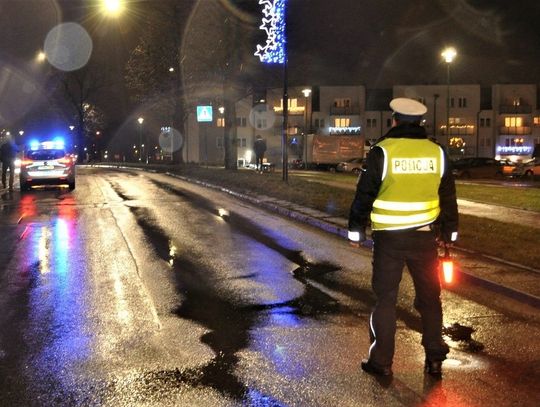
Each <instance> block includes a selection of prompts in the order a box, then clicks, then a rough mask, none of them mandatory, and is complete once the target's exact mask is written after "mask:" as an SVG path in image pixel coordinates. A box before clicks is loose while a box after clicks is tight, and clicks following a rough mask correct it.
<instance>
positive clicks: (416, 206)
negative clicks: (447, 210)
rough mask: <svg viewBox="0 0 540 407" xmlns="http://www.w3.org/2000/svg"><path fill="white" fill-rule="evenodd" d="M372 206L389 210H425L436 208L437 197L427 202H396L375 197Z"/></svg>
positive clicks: (437, 203)
mask: <svg viewBox="0 0 540 407" xmlns="http://www.w3.org/2000/svg"><path fill="white" fill-rule="evenodd" d="M373 207H374V208H379V209H386V210H389V211H425V210H428V209H434V208H438V207H439V200H438V199H437V200H435V201H429V202H396V201H382V200H380V199H376V200H375V202H373Z"/></svg>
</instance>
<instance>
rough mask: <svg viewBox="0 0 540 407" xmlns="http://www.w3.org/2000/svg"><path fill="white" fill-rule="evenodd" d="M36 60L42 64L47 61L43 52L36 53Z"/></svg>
mask: <svg viewBox="0 0 540 407" xmlns="http://www.w3.org/2000/svg"><path fill="white" fill-rule="evenodd" d="M36 59H37V61H38V62H44V61H45V60H46V59H47V55H46V54H45V52H43V51H38V53H37V55H36Z"/></svg>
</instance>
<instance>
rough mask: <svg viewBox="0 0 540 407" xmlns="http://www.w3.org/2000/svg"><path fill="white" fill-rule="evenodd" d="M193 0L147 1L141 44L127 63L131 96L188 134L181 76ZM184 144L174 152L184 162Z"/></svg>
mask: <svg viewBox="0 0 540 407" xmlns="http://www.w3.org/2000/svg"><path fill="white" fill-rule="evenodd" d="M192 4H193V1H186V0H182V1H180V0H162V1H160V2H146V3H144V4H142V7H143V8H144V9H145V10H144V14H145V21H144V23H143V24H144V28H143V30H142V35H141V37H140V39H139V43H138V45H137V46H136V47H135V49H134V50H133V52H132V53H131V57H130V59H129V61H128V63H127V65H126V73H125V79H126V85H127V87H128V89H129V90H130V91H131V96H132V98H133V99H134V100H135V101H137V102H138V103H141V104H144V106H145V108H146V109H149V110H151V111H152V112H153V113H154V114H156V115H157V116H158V117H159V118H160V119H161V120H162V122H164V123H171V124H172V127H173V128H174V129H177V130H178V131H179V132H180V133H181V134H182V135H185V123H186V121H187V115H188V113H189V112H188V111H187V109H186V103H185V92H186V89H185V86H184V83H183V77H182V54H181V48H182V47H181V45H182V40H183V32H184V27H185V25H186V23H187V20H188V17H189V14H190V12H191V7H192ZM182 150H183V146H181V147H180V149H179V150H178V151H175V152H174V153H173V160H174V162H175V163H182V161H183V159H182Z"/></svg>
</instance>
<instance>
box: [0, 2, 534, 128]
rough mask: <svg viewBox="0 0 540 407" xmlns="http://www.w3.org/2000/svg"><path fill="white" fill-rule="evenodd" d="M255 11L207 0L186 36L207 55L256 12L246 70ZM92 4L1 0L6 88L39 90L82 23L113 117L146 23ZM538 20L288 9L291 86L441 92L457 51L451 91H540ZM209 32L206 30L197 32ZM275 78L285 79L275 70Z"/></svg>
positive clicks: (472, 7) (475, 9)
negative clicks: (232, 26) (54, 40)
mask: <svg viewBox="0 0 540 407" xmlns="http://www.w3.org/2000/svg"><path fill="white" fill-rule="evenodd" d="M257 3H258V2H257V0H201V1H200V2H199V7H198V8H197V13H200V15H199V18H197V19H194V20H195V21H197V26H196V27H195V26H191V27H187V28H186V29H187V31H188V32H189V31H191V30H198V31H199V32H201V33H203V34H204V33H205V32H207V33H208V35H206V36H204V35H202V36H201V41H200V46H201V47H204V46H205V44H207V43H209V42H212V41H215V38H214V36H213V35H212V27H214V26H215V25H216V24H219V23H220V21H224V20H225V19H226V18H228V17H230V15H229V13H231V10H234V9H235V7H240V8H242V9H243V10H244V11H248V12H250V13H251V19H250V20H249V21H248V23H247V24H245V25H246V26H245V28H246V30H247V31H246V32H247V35H245V36H242V37H241V40H242V41H244V42H246V45H247V46H246V48H247V49H250V50H252V51H251V53H250V54H246V56H245V58H246V61H245V63H246V66H248V65H251V66H257V65H258V61H257V58H256V57H255V56H253V55H252V53H253V51H254V50H255V45H256V44H257V42H259V43H262V42H264V41H263V33H262V31H261V30H259V29H258V26H259V25H260V18H261V13H260V10H261V7H260V6H259V5H258V4H257ZM147 4H148V3H147ZM209 4H212V5H213V6H215V5H216V4H217V5H218V6H219V7H217V9H219V10H222V11H221V12H220V13H217V14H216V13H215V12H214V13H213V14H212V18H208V19H205V18H204V17H205V13H206V10H207V8H208V5H209ZM93 5H95V2H93V1H90V0H89V1H83V0H64V1H54V0H0V65H1V66H0V68H2V69H3V72H4V73H3V80H4V81H5V77H6V69H9V72H10V75H16V74H21V75H25V77H27V78H32V75H35V81H36V82H38V81H39V80H40V76H39V72H40V71H39V70H41V71H42V70H43V67H42V68H39V67H37V66H36V62H35V58H34V57H35V54H36V52H37V50H38V49H40V48H42V47H43V42H44V39H45V36H46V35H47V33H48V32H49V30H50V29H51V28H53V27H54V26H55V25H56V24H58V23H60V22H65V21H77V22H79V23H82V24H83V25H84V26H85V28H87V30H88V32H89V34H90V36H91V37H92V40H93V42H94V52H93V54H92V61H93V62H95V63H98V64H102V66H103V69H104V70H108V71H110V72H112V73H113V74H114V75H116V78H117V81H116V84H113V85H112V86H111V87H109V89H108V93H106V94H104V95H103V98H104V99H105V104H106V105H108V109H110V110H114V109H116V110H118V108H119V106H120V107H122V108H125V106H126V104H125V100H126V99H125V97H123V95H122V93H123V92H122V90H123V87H122V86H121V84H120V82H121V80H122V74H123V65H124V63H125V61H126V60H127V58H128V56H129V53H130V51H131V49H132V48H133V46H134V45H135V44H136V42H137V37H138V35H139V34H140V27H141V26H142V24H141V23H142V21H144V15H141V13H139V14H137V13H133V12H130V13H126V15H124V16H122V17H121V18H120V19H118V20H117V21H114V22H113V21H106V20H105V19H103V17H101V16H99V14H98V13H97V10H96V9H95V7H92V6H93ZM213 8H214V10H215V9H216V7H213ZM538 16H540V2H538V1H528V0H513V1H508V0H470V1H466V0H412V1H405V0H384V1H376V0H371V1H368V0H290V1H289V9H288V31H289V82H290V84H291V85H295V84H296V85H317V84H318V85H339V84H362V85H365V86H366V87H367V88H370V89H373V88H385V87H391V86H392V85H395V84H441V83H445V81H446V66H445V63H444V62H443V61H442V58H441V56H440V53H441V51H442V49H443V48H444V47H445V46H448V45H452V46H454V47H455V48H456V49H457V51H458V57H457V58H456V60H455V61H454V62H453V63H452V71H451V72H452V82H453V83H467V84H470V83H479V84H481V85H484V86H489V85H491V84H494V83H537V84H539V83H540V28H539V27H540V24H538V21H537V20H538ZM205 24H206V25H207V27H206V28H205V27H201V25H205ZM205 30H206V31H205ZM184 51H185V52H186V53H189V52H190V50H189V49H186V50H184ZM266 70H268V68H266ZM263 71H264V70H263ZM273 71H274V72H278V76H279V67H277V68H273ZM277 84H278V85H279V82H277ZM0 97H1V99H0V114H2V113H5V112H6V111H7V110H6V109H7V107H6V103H7V102H6V100H8V101H19V103H18V104H15V105H14V106H9V111H11V112H21V114H22V113H23V112H24V111H25V109H24V106H25V105H29V104H30V103H29V101H28V100H27V99H28V98H29V93H28V89H27V93H26V94H24V95H21V93H20V92H18V90H17V86H14V87H13V86H12V87H9V89H8V88H6V87H5V86H4V87H0ZM25 98H26V99H25ZM10 103H11V104H13V102H10ZM120 110H122V109H120ZM4 116H6V114H4ZM0 118H1V117H0ZM8 118H9V117H8Z"/></svg>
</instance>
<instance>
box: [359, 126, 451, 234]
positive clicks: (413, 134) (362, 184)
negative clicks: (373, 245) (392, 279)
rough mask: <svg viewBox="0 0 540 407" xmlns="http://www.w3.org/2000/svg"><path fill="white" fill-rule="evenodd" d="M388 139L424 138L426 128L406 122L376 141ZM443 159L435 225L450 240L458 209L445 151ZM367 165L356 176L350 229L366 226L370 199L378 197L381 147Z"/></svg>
mask: <svg viewBox="0 0 540 407" xmlns="http://www.w3.org/2000/svg"><path fill="white" fill-rule="evenodd" d="M387 138H413V139H427V135H426V130H425V129H424V128H423V127H422V126H419V125H416V124H412V123H407V122H405V123H402V124H400V125H398V126H396V127H393V128H391V129H390V131H389V132H388V133H387V134H386V135H385V136H384V137H383V138H381V140H379V141H382V140H384V139H387ZM444 161H445V167H444V174H443V176H442V178H441V184H440V186H439V205H440V208H441V213H440V215H439V217H438V219H437V220H436V221H435V224H436V226H437V227H438V228H440V233H441V238H442V239H443V240H444V241H447V242H450V236H451V234H452V232H457V228H458V210H457V202H456V187H455V183H454V177H453V176H452V169H451V164H450V160H449V158H448V156H447V154H446V152H445V160H444ZM366 166H367V168H366V171H365V172H364V173H362V175H361V177H360V179H359V182H358V185H357V188H356V194H355V197H354V200H353V202H352V205H351V210H350V214H349V230H350V231H359V230H362V231H363V230H364V229H365V228H366V227H367V226H368V225H369V220H370V213H371V211H372V209H373V202H374V201H375V199H376V198H377V195H378V193H379V189H380V187H381V184H382V174H383V167H384V153H383V151H382V149H381V148H380V147H377V144H375V145H374V146H373V147H372V149H371V151H370V152H369V154H368V156H367V159H366Z"/></svg>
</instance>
